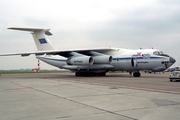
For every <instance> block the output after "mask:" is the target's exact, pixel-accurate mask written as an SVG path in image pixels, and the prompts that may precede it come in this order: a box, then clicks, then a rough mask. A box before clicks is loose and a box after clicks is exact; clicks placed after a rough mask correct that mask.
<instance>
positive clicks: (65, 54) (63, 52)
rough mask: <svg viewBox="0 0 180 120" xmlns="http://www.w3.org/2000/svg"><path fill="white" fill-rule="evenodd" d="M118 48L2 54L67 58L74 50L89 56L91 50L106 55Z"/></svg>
mask: <svg viewBox="0 0 180 120" xmlns="http://www.w3.org/2000/svg"><path fill="white" fill-rule="evenodd" d="M116 50H117V49H116V48H95V49H72V50H47V51H33V52H20V53H3V54H0V56H12V55H21V56H22V57H25V56H29V55H31V54H35V55H45V54H46V55H60V56H63V57H66V58H69V57H71V56H72V55H71V53H72V52H76V53H80V54H83V55H87V56H92V54H91V52H97V53H101V54H105V55H110V54H111V53H112V52H113V51H116Z"/></svg>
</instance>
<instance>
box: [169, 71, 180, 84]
mask: <svg viewBox="0 0 180 120" xmlns="http://www.w3.org/2000/svg"><path fill="white" fill-rule="evenodd" d="M169 79H170V81H171V82H172V81H173V80H180V71H173V72H171V74H170V75H169Z"/></svg>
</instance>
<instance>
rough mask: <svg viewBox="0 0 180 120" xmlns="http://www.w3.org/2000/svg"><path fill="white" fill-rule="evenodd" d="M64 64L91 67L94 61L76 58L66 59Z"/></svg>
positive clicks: (87, 58) (89, 58) (90, 58)
mask: <svg viewBox="0 0 180 120" xmlns="http://www.w3.org/2000/svg"><path fill="white" fill-rule="evenodd" d="M66 63H67V64H68V65H92V64H93V63H94V60H93V58H92V57H89V56H77V57H71V58H68V59H67V62H66Z"/></svg>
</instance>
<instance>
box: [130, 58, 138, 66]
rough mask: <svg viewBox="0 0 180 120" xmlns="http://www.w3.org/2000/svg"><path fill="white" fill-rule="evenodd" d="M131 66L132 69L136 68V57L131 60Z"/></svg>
mask: <svg viewBox="0 0 180 120" xmlns="http://www.w3.org/2000/svg"><path fill="white" fill-rule="evenodd" d="M131 66H132V67H137V58H136V57H132V58H131Z"/></svg>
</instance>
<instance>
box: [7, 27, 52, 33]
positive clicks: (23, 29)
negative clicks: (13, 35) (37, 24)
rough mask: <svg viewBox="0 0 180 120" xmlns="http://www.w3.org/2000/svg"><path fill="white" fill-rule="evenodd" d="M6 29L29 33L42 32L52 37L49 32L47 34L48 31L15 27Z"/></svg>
mask: <svg viewBox="0 0 180 120" xmlns="http://www.w3.org/2000/svg"><path fill="white" fill-rule="evenodd" d="M8 29H12V30H21V31H30V32H39V31H44V32H45V34H46V35H53V34H52V33H51V32H49V30H50V29H38V28H16V27H11V28H8Z"/></svg>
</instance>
